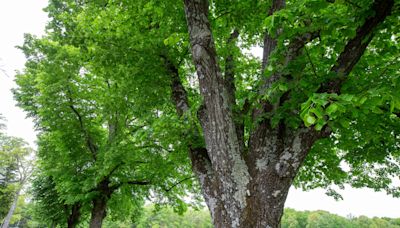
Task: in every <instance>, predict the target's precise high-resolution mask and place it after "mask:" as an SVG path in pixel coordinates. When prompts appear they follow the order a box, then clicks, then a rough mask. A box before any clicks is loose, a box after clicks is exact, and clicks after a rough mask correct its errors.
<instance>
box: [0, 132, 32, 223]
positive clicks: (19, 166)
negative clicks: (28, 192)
mask: <svg viewBox="0 0 400 228" xmlns="http://www.w3.org/2000/svg"><path fill="white" fill-rule="evenodd" d="M31 156H33V150H32V149H31V148H30V147H28V145H27V143H26V142H24V141H23V140H22V139H20V138H16V137H12V136H7V135H5V134H4V133H2V132H1V133H0V167H1V168H0V190H1V191H0V199H1V202H2V205H1V209H2V212H3V214H2V226H1V227H2V228H8V226H9V225H10V222H11V218H12V216H13V214H14V212H15V209H16V207H17V203H18V199H19V197H20V194H21V191H22V190H23V187H24V185H25V184H26V183H27V181H28V180H29V177H30V175H31V172H32V169H33V161H32V158H30V157H31ZM3 202H4V203H3Z"/></svg>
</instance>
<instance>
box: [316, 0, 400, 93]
mask: <svg viewBox="0 0 400 228" xmlns="http://www.w3.org/2000/svg"><path fill="white" fill-rule="evenodd" d="M393 5H394V1H393V0H376V1H375V2H374V3H373V5H372V10H373V12H374V14H373V15H371V16H369V17H368V18H367V19H366V20H365V22H364V24H363V25H362V26H361V27H359V28H358V29H357V31H356V36H355V37H354V38H352V39H350V40H349V41H348V42H347V44H346V46H345V48H344V50H343V52H342V53H341V54H340V55H339V57H338V59H337V61H336V63H335V65H334V66H333V67H332V68H331V72H334V73H335V74H336V77H335V78H334V79H333V80H331V81H329V82H326V83H323V84H322V85H321V87H320V88H319V90H318V92H320V93H322V92H328V93H340V87H341V85H342V83H343V82H344V81H345V79H346V77H347V76H348V75H349V74H350V72H351V70H352V69H353V67H354V66H355V65H356V64H357V62H358V61H359V60H360V58H361V56H362V55H363V54H364V51H365V49H366V48H367V46H368V44H369V43H370V42H371V40H372V38H373V32H374V30H375V29H376V28H377V27H378V26H379V25H380V24H381V23H382V22H383V21H384V20H385V18H386V17H387V16H389V15H390V13H391V10H392V8H393Z"/></svg>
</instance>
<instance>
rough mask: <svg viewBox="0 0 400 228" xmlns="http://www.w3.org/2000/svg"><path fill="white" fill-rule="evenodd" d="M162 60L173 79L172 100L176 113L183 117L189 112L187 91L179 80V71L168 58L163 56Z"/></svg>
mask: <svg viewBox="0 0 400 228" xmlns="http://www.w3.org/2000/svg"><path fill="white" fill-rule="evenodd" d="M161 58H163V59H164V64H165V68H166V70H167V72H168V73H169V75H170V77H171V90H172V100H173V102H174V104H175V108H176V112H177V113H178V115H179V116H182V115H183V113H185V112H186V111H188V110H189V102H188V98H187V93H186V90H185V88H184V87H183V85H182V82H181V79H180V78H179V70H178V68H177V67H176V66H175V65H174V64H173V63H172V62H171V61H170V60H169V59H168V57H166V56H164V55H161Z"/></svg>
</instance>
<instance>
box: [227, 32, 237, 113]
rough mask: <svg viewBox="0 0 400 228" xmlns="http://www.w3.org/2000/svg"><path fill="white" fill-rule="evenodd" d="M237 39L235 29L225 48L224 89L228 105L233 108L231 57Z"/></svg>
mask: <svg viewBox="0 0 400 228" xmlns="http://www.w3.org/2000/svg"><path fill="white" fill-rule="evenodd" d="M238 37H239V31H237V30H236V29H235V30H234V31H233V32H232V33H231V35H230V36H229V39H228V42H227V46H228V51H229V54H228V56H227V57H226V59H225V87H226V90H227V93H228V99H229V104H230V105H231V106H232V107H233V106H234V105H235V104H236V101H235V100H236V99H235V92H236V87H235V60H234V56H233V51H234V50H233V49H234V45H235V41H236V40H237V38H238Z"/></svg>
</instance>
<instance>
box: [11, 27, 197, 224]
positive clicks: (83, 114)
mask: <svg viewBox="0 0 400 228" xmlns="http://www.w3.org/2000/svg"><path fill="white" fill-rule="evenodd" d="M50 35H51V36H49V37H46V38H43V39H36V38H34V37H31V36H26V42H25V44H24V46H22V47H21V49H22V50H23V51H24V53H25V54H26V55H27V57H28V59H29V60H28V62H27V64H26V70H25V72H24V73H23V74H20V75H18V76H17V84H18V85H19V88H17V89H16V90H15V95H16V98H17V100H18V102H19V105H20V106H21V107H22V108H24V109H25V110H26V111H28V113H29V115H30V116H31V117H33V118H34V119H35V123H36V125H37V129H38V130H40V135H39V140H38V146H39V148H38V158H39V160H40V169H41V170H42V172H43V175H44V177H45V178H51V180H48V181H51V182H53V183H51V185H52V186H50V187H49V189H47V188H46V189H44V191H49V192H47V194H45V196H46V195H51V196H53V194H50V193H52V192H53V191H54V188H55V190H56V192H57V197H59V200H58V201H59V202H61V204H62V205H64V206H66V207H67V208H68V209H67V211H68V216H72V217H68V219H67V221H68V224H69V226H70V225H71V226H70V227H74V226H75V225H76V224H78V222H79V217H80V215H81V214H85V213H86V212H85V210H90V211H91V212H90V214H91V221H90V227H101V225H102V221H103V219H104V218H105V216H106V213H107V211H110V212H112V213H114V215H113V217H118V216H117V215H119V217H120V218H124V216H127V215H130V214H131V211H132V210H134V209H135V208H137V207H141V206H142V204H143V202H144V199H145V198H149V199H152V200H154V201H156V202H157V203H160V204H166V203H169V204H172V205H173V206H175V207H176V208H180V210H184V209H185V205H184V203H183V199H182V197H183V196H185V195H186V194H187V193H188V191H187V190H185V189H196V187H194V186H193V185H192V174H191V172H190V168H189V166H188V165H187V164H185V161H188V159H187V157H186V154H185V153H181V152H182V149H181V147H182V146H181V145H180V144H179V142H178V141H176V140H175V139H177V138H178V137H179V136H178V135H174V136H168V137H167V135H166V130H167V129H168V130H179V129H180V128H181V125H180V124H176V123H175V122H174V121H170V120H171V119H170V116H168V115H165V114H164V113H165V112H167V111H168V108H164V106H165V102H164V98H163V97H162V96H161V97H160V96H158V94H151V97H150V95H149V96H146V97H145V98H144V99H146V100H147V101H146V102H142V103H140V102H139V99H136V97H137V96H143V94H142V93H140V92H130V91H131V89H132V87H131V84H129V83H125V82H124V81H123V79H124V78H126V77H127V75H129V74H131V73H132V70H134V69H127V70H125V69H124V68H123V66H121V68H120V70H121V71H118V72H115V69H114V68H111V67H110V66H108V65H101V66H99V67H97V65H96V62H95V61H93V62H87V59H86V58H90V56H88V57H86V54H87V53H86V52H85V51H86V50H82V49H81V47H79V46H73V45H71V44H68V39H64V38H63V36H62V35H59V36H56V34H50ZM135 86H136V87H137V86H138V85H135ZM150 104H151V108H145V107H148V106H149V105H150ZM161 110H163V111H161ZM172 110H173V109H172ZM183 152H184V151H183ZM160 167H162V169H160ZM39 178H40V177H39ZM38 181H39V182H41V180H38ZM45 182H46V180H45ZM184 187H186V188H184ZM189 187H190V188H189ZM38 190H40V189H38ZM55 197H56V196H55ZM39 198H40V197H39ZM38 200H39V202H44V203H45V204H44V205H43V206H45V207H47V206H48V203H50V202H49V200H47V199H43V200H44V201H41V200H40V199H38ZM90 204H91V205H90ZM89 205H90V206H89ZM42 208H43V207H42ZM71 210H72V211H71ZM45 211H46V212H49V213H50V211H49V210H45ZM45 211H43V212H45ZM74 211H76V212H74ZM51 217H52V216H49V218H51ZM69 218H71V219H72V220H71V221H70V220H69ZM59 221H60V220H59V219H58V218H56V220H55V221H54V222H59ZM64 221H65V218H64Z"/></svg>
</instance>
